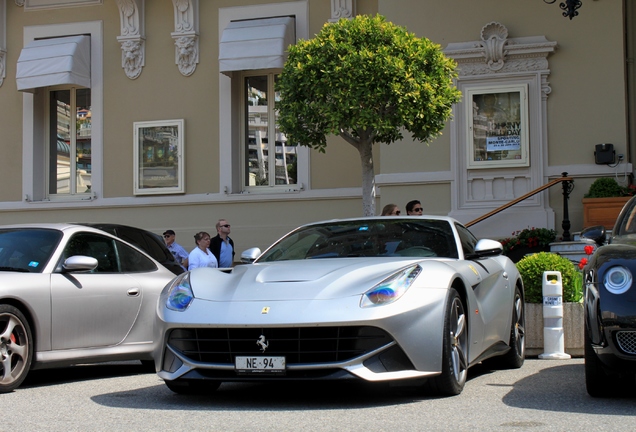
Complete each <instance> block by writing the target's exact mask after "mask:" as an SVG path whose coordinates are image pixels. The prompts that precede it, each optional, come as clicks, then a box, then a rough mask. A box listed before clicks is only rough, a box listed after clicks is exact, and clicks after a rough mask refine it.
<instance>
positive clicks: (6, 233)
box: [0, 228, 62, 273]
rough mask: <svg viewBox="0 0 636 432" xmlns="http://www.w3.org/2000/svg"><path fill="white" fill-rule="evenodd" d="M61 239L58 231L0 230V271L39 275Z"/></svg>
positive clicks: (32, 229) (33, 229)
mask: <svg viewBox="0 0 636 432" xmlns="http://www.w3.org/2000/svg"><path fill="white" fill-rule="evenodd" d="M61 238H62V233H61V232H60V231H58V230H51V229H39V228H38V229H35V228H26V229H25V228H19V229H3V230H0V270H1V271H21V272H29V273H41V272H42V270H43V269H44V267H45V266H46V264H47V263H48V262H49V259H50V258H51V255H52V254H53V252H54V251H55V248H56V247H57V245H58V244H59V242H60V239H61Z"/></svg>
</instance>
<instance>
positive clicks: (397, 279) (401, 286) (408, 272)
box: [360, 265, 422, 307]
mask: <svg viewBox="0 0 636 432" xmlns="http://www.w3.org/2000/svg"><path fill="white" fill-rule="evenodd" d="M421 272H422V267H420V266H419V265H415V266H413V267H408V268H405V269H402V270H400V271H399V272H397V273H395V274H394V275H393V276H391V277H389V278H387V279H385V280H383V281H382V282H380V283H379V284H377V285H376V286H374V287H373V288H371V289H370V290H369V291H367V292H366V293H364V295H363V296H362V300H361V301H360V307H369V306H381V305H385V304H389V303H393V302H394V301H396V300H397V299H399V298H400V297H402V295H404V293H405V292H406V290H407V289H409V287H410V286H411V285H412V284H413V281H414V280H415V278H417V276H418V275H419V274H420V273H421Z"/></svg>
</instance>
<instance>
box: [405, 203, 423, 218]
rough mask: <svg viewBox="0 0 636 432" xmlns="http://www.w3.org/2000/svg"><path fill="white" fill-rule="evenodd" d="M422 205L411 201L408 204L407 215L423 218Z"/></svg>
mask: <svg viewBox="0 0 636 432" xmlns="http://www.w3.org/2000/svg"><path fill="white" fill-rule="evenodd" d="M423 211H424V209H423V208H422V204H421V203H420V202H419V201H418V200H413V201H409V202H407V203H406V214H407V215H411V216H422V212H423Z"/></svg>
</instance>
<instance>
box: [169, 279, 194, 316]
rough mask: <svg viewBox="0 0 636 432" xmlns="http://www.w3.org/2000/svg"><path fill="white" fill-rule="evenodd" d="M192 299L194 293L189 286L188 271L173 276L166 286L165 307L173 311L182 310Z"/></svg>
mask: <svg viewBox="0 0 636 432" xmlns="http://www.w3.org/2000/svg"><path fill="white" fill-rule="evenodd" d="M192 300H194V293H193V292H192V287H191V286H190V272H185V273H182V274H181V275H179V276H178V277H177V278H175V279H174V280H173V281H172V283H171V284H170V286H168V299H167V300H166V307H167V308H168V309H171V310H173V311H177V312H183V311H184V310H186V309H187V308H188V306H190V303H192Z"/></svg>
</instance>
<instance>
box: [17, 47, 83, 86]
mask: <svg viewBox="0 0 636 432" xmlns="http://www.w3.org/2000/svg"><path fill="white" fill-rule="evenodd" d="M16 80H17V83H18V90H21V91H28V92H33V91H34V90H35V89H36V88H39V87H47V86H53V85H60V84H72V85H78V86H81V87H88V88H90V86H91V38H90V36H69V37H63V38H52V39H40V40H35V41H33V42H31V43H29V44H28V45H27V46H25V47H24V48H22V52H21V53H20V57H19V58H18V67H17V77H16Z"/></svg>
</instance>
